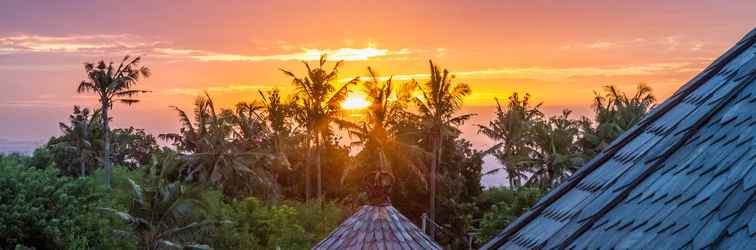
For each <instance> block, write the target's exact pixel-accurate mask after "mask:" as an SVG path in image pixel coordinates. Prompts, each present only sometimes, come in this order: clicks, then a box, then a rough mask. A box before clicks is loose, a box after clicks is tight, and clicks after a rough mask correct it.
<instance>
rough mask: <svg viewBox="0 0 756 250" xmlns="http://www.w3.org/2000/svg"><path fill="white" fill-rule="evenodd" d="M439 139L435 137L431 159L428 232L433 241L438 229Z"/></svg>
mask: <svg viewBox="0 0 756 250" xmlns="http://www.w3.org/2000/svg"><path fill="white" fill-rule="evenodd" d="M438 144H439V143H438V138H437V137H436V136H434V138H433V158H432V159H431V173H430V211H429V217H430V220H431V223H430V225H431V226H430V228H429V231H428V235H429V236H430V237H431V239H434V238H435V237H436V236H435V234H436V228H435V226H434V224H433V223H435V222H436V172H437V171H438V152H439V151H438V150H439V145H438Z"/></svg>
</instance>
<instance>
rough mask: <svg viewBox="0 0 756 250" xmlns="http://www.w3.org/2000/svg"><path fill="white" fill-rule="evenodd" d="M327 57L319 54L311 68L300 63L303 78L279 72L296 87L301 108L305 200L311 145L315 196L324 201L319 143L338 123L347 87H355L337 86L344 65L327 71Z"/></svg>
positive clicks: (349, 83) (284, 71)
mask: <svg viewBox="0 0 756 250" xmlns="http://www.w3.org/2000/svg"><path fill="white" fill-rule="evenodd" d="M326 61H327V56H326V55H325V54H324V55H321V56H320V61H319V64H318V67H317V68H312V67H310V64H309V63H307V62H303V63H304V65H305V68H306V69H307V72H306V74H307V75H306V76H305V77H301V78H300V77H297V76H296V75H295V74H294V73H292V72H291V71H288V70H285V69H281V71H283V73H284V74H286V75H287V76H289V77H291V78H292V83H293V84H294V87H295V88H296V91H297V92H296V94H297V96H298V106H299V108H300V112H299V120H300V122H302V123H303V124H305V126H306V128H307V136H306V137H307V139H306V145H308V146H307V147H306V148H307V150H306V152H305V154H306V155H307V156H306V157H305V158H306V159H308V160H307V162H306V166H305V197H306V199H309V196H310V185H309V180H310V173H309V166H308V165H307V164H309V162H310V160H309V159H310V158H311V156H310V155H311V149H310V148H311V146H310V145H311V144H312V143H313V142H314V147H315V160H314V161H315V168H316V171H317V187H316V190H317V197H318V199H322V198H323V193H322V192H323V186H322V181H323V180H322V175H323V174H322V169H321V159H320V155H321V153H322V148H323V147H322V143H323V142H324V141H325V140H326V138H327V137H328V135H329V134H330V125H331V123H333V121H335V120H338V117H337V116H338V114H339V112H340V111H341V103H342V102H343V101H344V99H345V98H346V96H347V93H348V91H349V86H350V85H353V84H355V82H356V79H355V80H352V81H350V82H348V83H346V84H344V85H342V86H340V87H337V86H336V82H337V81H336V80H337V78H338V73H339V67H341V65H342V64H343V63H344V62H343V61H338V62H336V64H335V65H334V66H333V68H332V69H331V70H330V71H329V70H327V69H325V64H326Z"/></svg>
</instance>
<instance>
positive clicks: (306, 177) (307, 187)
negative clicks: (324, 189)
mask: <svg viewBox="0 0 756 250" xmlns="http://www.w3.org/2000/svg"><path fill="white" fill-rule="evenodd" d="M310 135H311V134H310V133H309V132H308V133H307V135H306V139H305V162H304V172H305V173H304V185H305V202H308V201H310V158H311V157H312V154H311V152H310V151H312V150H310V141H311V140H310Z"/></svg>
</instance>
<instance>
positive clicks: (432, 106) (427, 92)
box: [414, 61, 473, 237]
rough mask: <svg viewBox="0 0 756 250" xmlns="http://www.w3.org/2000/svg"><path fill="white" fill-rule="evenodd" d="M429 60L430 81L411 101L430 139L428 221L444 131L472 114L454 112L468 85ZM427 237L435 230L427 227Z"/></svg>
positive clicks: (433, 208)
mask: <svg viewBox="0 0 756 250" xmlns="http://www.w3.org/2000/svg"><path fill="white" fill-rule="evenodd" d="M429 63H430V80H429V81H427V82H425V84H417V85H416V86H417V91H419V92H420V95H419V96H415V98H414V100H415V103H416V104H417V106H418V109H419V111H420V113H421V115H422V116H423V118H424V119H423V120H424V121H426V127H427V128H429V130H430V134H431V138H432V143H431V144H432V155H433V156H432V160H431V171H430V209H429V216H430V219H431V220H434V221H435V219H436V177H437V173H438V166H439V161H440V160H441V155H442V152H441V143H442V142H443V140H444V134H445V133H446V132H447V131H448V130H449V128H450V127H453V126H458V125H461V124H462V123H464V122H465V121H466V120H467V119H469V118H470V117H471V116H473V114H463V115H456V113H457V112H458V111H459V110H460V109H461V108H462V103H463V100H464V98H465V97H466V96H468V95H470V93H471V89H470V86H469V85H467V84H465V83H456V84H455V83H453V80H454V78H455V77H454V75H451V74H450V73H449V70H447V69H444V70H443V71H442V70H441V68H440V67H439V66H438V65H434V64H433V62H432V61H430V62H429ZM430 228H431V229H430V232H429V233H430V236H431V237H434V234H435V229H434V227H430Z"/></svg>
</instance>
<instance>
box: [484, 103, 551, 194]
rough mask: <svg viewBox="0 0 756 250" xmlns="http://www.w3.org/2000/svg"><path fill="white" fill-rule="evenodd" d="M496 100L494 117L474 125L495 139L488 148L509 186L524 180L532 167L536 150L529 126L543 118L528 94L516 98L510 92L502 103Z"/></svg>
mask: <svg viewBox="0 0 756 250" xmlns="http://www.w3.org/2000/svg"><path fill="white" fill-rule="evenodd" d="M495 100H496V118H494V120H493V121H491V122H489V124H488V126H484V125H477V127H478V133H479V134H483V135H485V136H487V137H488V138H491V139H492V140H494V141H496V142H499V144H497V145H495V146H494V147H492V150H493V151H492V152H493V155H494V157H496V159H497V160H499V162H500V163H501V165H502V166H503V167H502V168H498V169H494V170H493V171H491V172H489V173H493V172H495V171H499V170H501V169H503V170H504V171H506V173H507V177H508V180H509V186H510V187H513V188H514V187H519V186H521V185H522V184H523V182H524V181H525V180H526V179H527V172H528V171H530V170H531V169H532V168H533V165H534V161H533V157H534V156H535V154H536V152H537V149H536V147H535V145H533V136H534V135H533V132H534V131H533V127H535V126H536V124H537V123H538V121H540V120H541V119H543V112H541V110H540V107H541V104H540V103H539V104H536V105H532V104H531V103H530V94H527V93H526V94H525V95H524V96H522V97H520V94H519V93H516V92H515V93H512V95H511V96H510V97H509V98H508V101H507V102H506V103H505V104H504V105H502V103H501V102H500V101H499V99H498V98H497V99H495Z"/></svg>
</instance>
